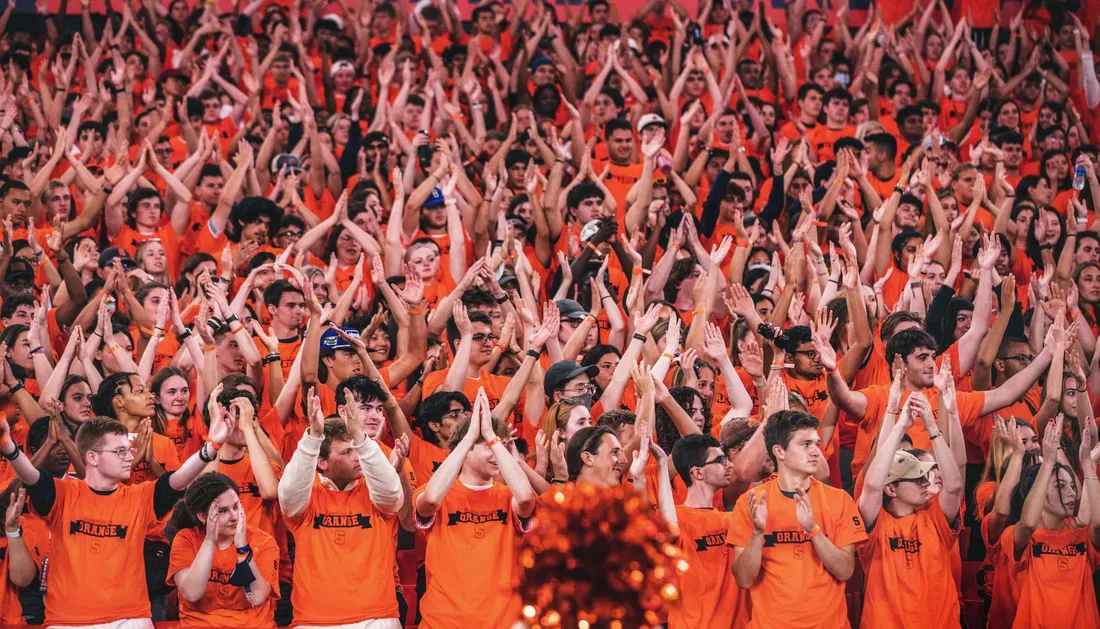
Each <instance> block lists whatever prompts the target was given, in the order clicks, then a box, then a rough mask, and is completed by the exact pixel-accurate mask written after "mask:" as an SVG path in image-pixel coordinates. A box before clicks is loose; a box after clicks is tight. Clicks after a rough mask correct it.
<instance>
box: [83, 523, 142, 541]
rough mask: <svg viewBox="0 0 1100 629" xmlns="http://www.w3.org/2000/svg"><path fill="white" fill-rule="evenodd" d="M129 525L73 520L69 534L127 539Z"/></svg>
mask: <svg viewBox="0 0 1100 629" xmlns="http://www.w3.org/2000/svg"><path fill="white" fill-rule="evenodd" d="M127 528H129V527H126V526H122V525H121V524H100V523H98V522H86V521H84V520H73V521H72V522H70V523H69V535H88V536H90V537H117V538H119V539H126V529H127Z"/></svg>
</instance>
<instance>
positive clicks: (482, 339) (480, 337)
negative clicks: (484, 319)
mask: <svg viewBox="0 0 1100 629" xmlns="http://www.w3.org/2000/svg"><path fill="white" fill-rule="evenodd" d="M495 340H497V337H496V336H494V335H492V334H475V335H474V337H473V341H474V342H475V343H479V344H485V343H492V342H493V341H495Z"/></svg>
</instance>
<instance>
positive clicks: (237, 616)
mask: <svg viewBox="0 0 1100 629" xmlns="http://www.w3.org/2000/svg"><path fill="white" fill-rule="evenodd" d="M242 498H243V496H242ZM247 535H248V545H249V546H251V547H252V559H253V561H255V562H256V567H257V568H259V569H260V574H259V575H256V576H259V577H262V578H263V579H264V580H265V581H267V583H268V585H270V586H271V594H269V595H268V597H267V600H265V601H264V602H263V604H262V605H258V606H256V607H253V606H252V603H249V602H248V598H246V597H245V592H244V588H243V587H240V586H236V585H230V584H229V576H230V575H232V574H233V571H234V570H235V569H236V567H237V550H236V548H234V547H233V545H232V544H230V545H229V546H228V547H227V548H217V547H215V548H214V561H213V563H212V564H211V566H210V579H209V580H208V581H207V584H206V590H205V591H204V592H203V595H202V598H201V599H199V600H198V601H197V602H194V603H191V602H188V601H187V600H186V599H185V598H184V597H182V596H181V597H179V606H180V626H181V627H242V628H249V629H252V628H257V627H270V626H272V625H273V624H274V618H275V600H276V599H278V598H279V548H278V546H277V545H276V544H275V539H274V538H273V537H271V536H270V535H268V534H267V533H265V532H263V531H261V530H259V529H257V528H254V527H252V526H249V527H248V532H247ZM205 540H206V531H205V530H203V528H202V527H195V528H187V529H183V530H182V531H180V532H179V533H177V534H176V537H175V539H173V540H172V554H171V555H170V557H169V559H168V584H169V585H175V578H176V573H177V572H179V571H180V570H184V569H186V568H190V567H191V564H192V563H194V561H195V557H196V556H197V555H198V554H199V549H200V548H201V547H202V544H203V542H204V541H205Z"/></svg>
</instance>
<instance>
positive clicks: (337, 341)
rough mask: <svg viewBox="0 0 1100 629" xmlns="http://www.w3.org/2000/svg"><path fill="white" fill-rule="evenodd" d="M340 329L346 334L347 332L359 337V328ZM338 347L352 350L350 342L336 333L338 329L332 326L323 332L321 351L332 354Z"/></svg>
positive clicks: (351, 335) (353, 336)
mask: <svg viewBox="0 0 1100 629" xmlns="http://www.w3.org/2000/svg"><path fill="white" fill-rule="evenodd" d="M340 329H341V330H343V331H344V334H347V335H348V336H350V337H352V338H355V339H357V338H359V330H356V329H355V328H343V327H342V328H340ZM338 349H348V350H350V349H352V347H351V344H350V343H348V342H347V341H345V340H344V339H343V338H341V337H340V335H339V334H337V333H336V330H334V329H332V328H331V327H330V328H328V329H326V330H325V331H324V332H322V333H321V353H322V354H331V353H332V352H335V351H336V350H338Z"/></svg>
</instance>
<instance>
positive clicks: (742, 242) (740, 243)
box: [734, 240, 752, 247]
mask: <svg viewBox="0 0 1100 629" xmlns="http://www.w3.org/2000/svg"><path fill="white" fill-rule="evenodd" d="M734 244H735V245H737V246H738V247H748V246H749V245H751V244H752V243H751V242H749V241H747V240H738V241H737V242H735V243H734Z"/></svg>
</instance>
